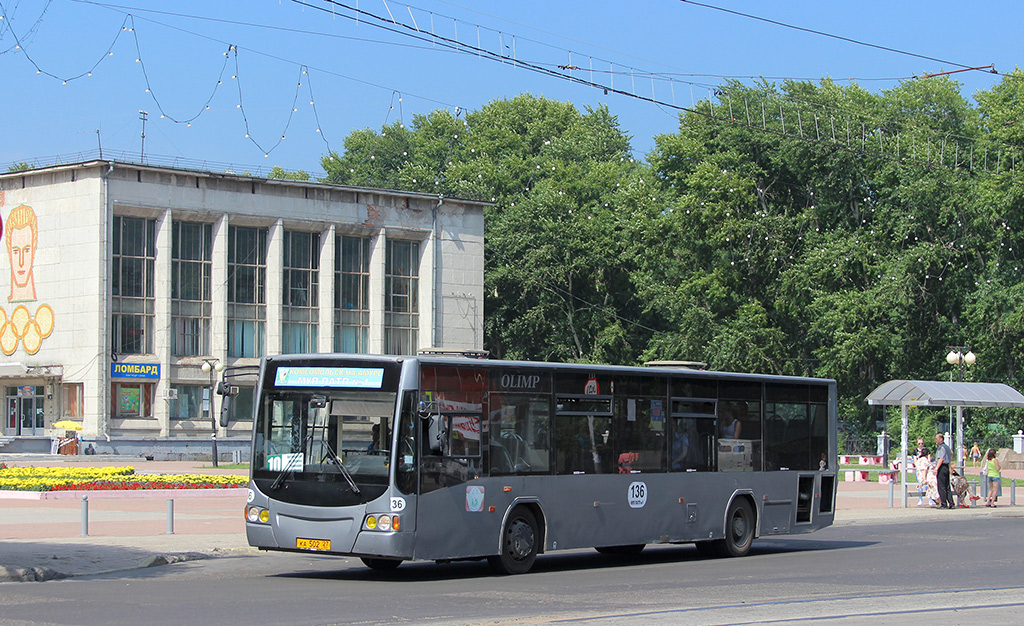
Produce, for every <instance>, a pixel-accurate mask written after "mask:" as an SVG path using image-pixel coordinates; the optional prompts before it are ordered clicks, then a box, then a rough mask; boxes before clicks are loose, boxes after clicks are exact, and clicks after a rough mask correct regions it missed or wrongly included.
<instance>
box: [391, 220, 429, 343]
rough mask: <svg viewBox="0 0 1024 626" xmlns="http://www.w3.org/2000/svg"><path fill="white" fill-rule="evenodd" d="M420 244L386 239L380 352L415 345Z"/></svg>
mask: <svg viewBox="0 0 1024 626" xmlns="http://www.w3.org/2000/svg"><path fill="white" fill-rule="evenodd" d="M419 267H420V244H419V242H416V241H400V240H392V239H389V240H388V242H387V254H386V261H385V269H384V352H385V353H386V354H415V353H416V350H417V349H418V348H419V297H418V294H419Z"/></svg>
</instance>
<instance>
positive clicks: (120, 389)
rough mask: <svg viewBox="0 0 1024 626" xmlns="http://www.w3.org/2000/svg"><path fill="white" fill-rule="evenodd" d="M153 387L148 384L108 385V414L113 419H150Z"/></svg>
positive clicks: (115, 383) (118, 383) (116, 383)
mask: <svg viewBox="0 0 1024 626" xmlns="http://www.w3.org/2000/svg"><path fill="white" fill-rule="evenodd" d="M153 387H154V385H152V384H149V383H120V382H114V383H111V384H110V414H111V415H112V416H113V417H121V418H124V417H152V416H153Z"/></svg>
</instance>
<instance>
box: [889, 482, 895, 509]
mask: <svg viewBox="0 0 1024 626" xmlns="http://www.w3.org/2000/svg"><path fill="white" fill-rule="evenodd" d="M893 486H894V482H893V481H891V480H890V481H889V508H890V509H891V508H892V490H893Z"/></svg>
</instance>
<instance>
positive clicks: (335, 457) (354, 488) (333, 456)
mask: <svg viewBox="0 0 1024 626" xmlns="http://www.w3.org/2000/svg"><path fill="white" fill-rule="evenodd" d="M324 451H326V452H327V458H329V459H330V460H332V461H334V464H335V465H337V466H338V469H339V470H341V475H342V476H344V477H345V482H347V483H348V486H349V487H351V488H352V493H354V494H356V495H357V496H358V495H361V492H360V491H359V486H358V485H356V481H355V480H353V479H352V474H350V473H349V471H348V468H347V467H345V464H344V463H342V461H341V459H339V458H338V455H337V454H335V452H334V448H332V447H331V446H330V444H328V445H326V446H324Z"/></svg>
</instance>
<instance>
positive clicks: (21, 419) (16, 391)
mask: <svg viewBox="0 0 1024 626" xmlns="http://www.w3.org/2000/svg"><path fill="white" fill-rule="evenodd" d="M45 415H46V412H45V411H44V408H43V398H42V397H40V396H37V395H36V388H35V387H33V386H31V385H26V386H23V387H8V388H7V424H6V426H7V428H5V429H4V430H6V431H7V433H8V434H12V435H43V434H44V433H43V430H44V429H45V426H46V419H45Z"/></svg>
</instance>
